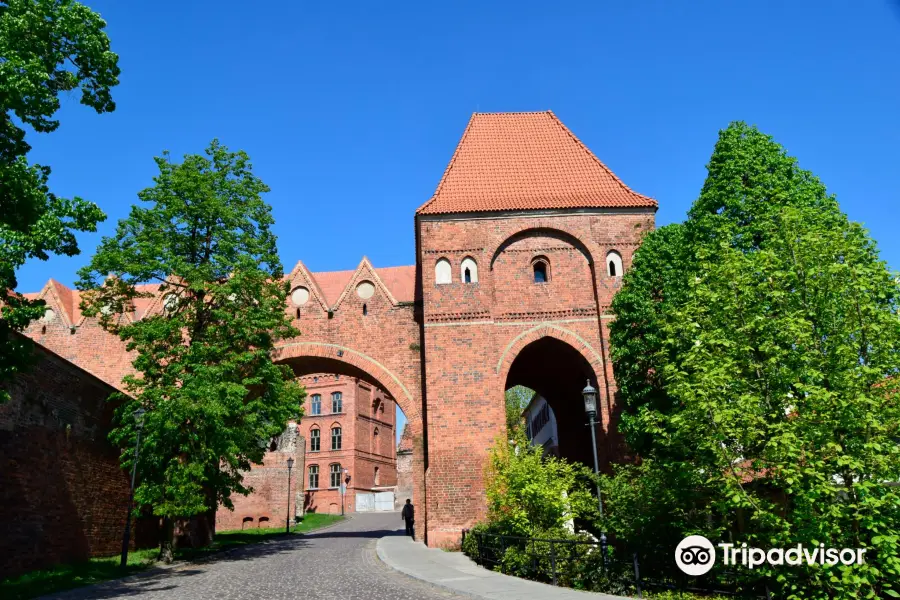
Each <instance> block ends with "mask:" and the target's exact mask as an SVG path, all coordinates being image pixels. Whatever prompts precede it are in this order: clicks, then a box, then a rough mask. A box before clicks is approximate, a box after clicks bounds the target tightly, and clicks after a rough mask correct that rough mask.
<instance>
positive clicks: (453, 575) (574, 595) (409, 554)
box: [376, 536, 622, 600]
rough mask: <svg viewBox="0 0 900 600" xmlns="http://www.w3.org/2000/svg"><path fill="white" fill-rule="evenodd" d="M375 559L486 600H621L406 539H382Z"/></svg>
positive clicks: (436, 583)
mask: <svg viewBox="0 0 900 600" xmlns="http://www.w3.org/2000/svg"><path fill="white" fill-rule="evenodd" d="M376 548H377V551H378V558H380V559H381V560H382V561H384V563H385V564H388V565H390V566H391V567H393V568H394V569H396V570H398V571H400V572H401V573H405V574H407V575H409V576H410V577H415V578H416V579H420V580H423V581H427V582H430V583H432V584H435V585H439V586H441V587H443V588H445V589H447V590H448V591H452V592H455V593H462V594H466V595H469V596H473V597H476V598H487V599H489V600H520V599H521V600H525V599H531V598H535V599H537V598H539V599H541V600H557V599H558V600H622V596H610V595H608V594H594V593H590V592H581V591H578V590H570V589H566V588H560V587H554V586H552V585H547V584H544V583H538V582H536V581H528V580H526V579H519V578H518V577H510V576H509V575H501V574H500V573H495V572H494V571H489V570H487V569H484V568H482V567H479V566H478V565H476V564H475V563H474V562H472V561H471V560H469V558H468V557H466V555H464V554H463V553H461V552H444V551H443V550H438V549H437V548H427V547H426V546H425V544H423V543H421V542H413V541H412V540H411V539H409V538H408V537H397V536H392V537H384V538H381V539H380V540H378V544H377V546H376Z"/></svg>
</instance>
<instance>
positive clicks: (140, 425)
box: [119, 407, 147, 569]
mask: <svg viewBox="0 0 900 600" xmlns="http://www.w3.org/2000/svg"><path fill="white" fill-rule="evenodd" d="M146 412H147V411H145V410H144V409H143V408H140V407H139V408H138V409H137V410H136V411H134V412H133V413H131V414H132V415H134V428H135V430H136V431H137V438H136V439H135V441H134V463H133V464H132V465H131V491H130V492H129V494H128V514H127V515H126V516H125V535H123V536H122V558H121V560H120V561H119V566H120V567H121V568H123V569H124V568H125V566H126V565H127V564H128V542H129V541H130V539H131V509H132V507H133V505H134V480H135V476H136V475H137V464H138V457H139V456H140V451H141V430H142V429H144V414H145V413H146Z"/></svg>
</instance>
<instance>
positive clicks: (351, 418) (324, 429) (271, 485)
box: [216, 373, 397, 530]
mask: <svg viewBox="0 0 900 600" xmlns="http://www.w3.org/2000/svg"><path fill="white" fill-rule="evenodd" d="M300 380H301V381H302V382H303V385H304V387H305V388H306V392H307V397H306V402H305V406H304V413H305V415H304V417H303V419H301V421H300V422H299V423H290V424H289V425H288V429H287V431H286V432H285V433H284V434H283V435H282V436H280V437H279V438H278V439H276V440H273V441H272V445H271V447H270V450H269V451H268V452H267V453H266V457H265V459H264V462H263V464H262V465H259V466H256V467H253V468H252V469H251V470H250V471H249V472H248V473H246V474H245V475H244V481H245V484H246V485H248V486H250V487H252V488H253V490H254V491H253V493H252V494H250V495H249V496H246V497H244V496H235V497H234V498H233V501H234V510H233V511H232V510H228V509H226V508H221V509H220V510H219V511H218V513H217V514H216V526H217V527H218V528H219V529H221V530H225V529H241V528H243V527H258V526H260V525H261V522H260V519H261V518H264V519H265V521H263V522H262V526H266V525H265V523H268V524H269V525H270V526H274V525H278V526H280V525H282V524H284V523H285V520H286V518H287V515H288V504H287V498H288V494H289V493H290V498H291V508H290V514H291V515H292V517H295V516H300V515H302V514H303V513H304V512H320V513H332V514H339V513H340V512H341V501H342V500H343V503H344V508H345V512H354V511H355V509H356V494H357V492H363V493H367V492H373V491H379V490H381V489H388V488H393V487H394V486H396V484H397V472H396V451H395V446H394V435H395V434H394V415H395V404H394V401H393V399H392V398H391V397H390V395H388V394H386V393H385V392H384V391H383V390H381V389H379V388H377V387H375V386H373V385H371V384H369V383H368V382H366V381H364V380H360V379H359V378H356V377H347V376H341V375H336V374H330V373H316V374H312V375H305V376H303V377H301V378H300ZM333 394H340V405H339V406H337V407H335V405H334V404H333V397H332V395H333ZM316 396H318V399H319V407H320V408H319V411H318V412H319V414H315V412H316V411H315V410H314V408H313V404H314V400H315V398H316ZM334 408H338V409H339V411H338V412H335V411H334V410H333V409H334ZM334 428H339V429H340V430H341V435H340V440H341V443H340V449H336V450H335V449H332V429H334ZM314 431H317V432H318V433H319V435H318V440H319V441H318V448H314V447H313V442H312V440H313V439H314V438H315V436H314V434H313V432H314ZM288 457H293V458H294V461H295V462H294V467H293V469H292V477H291V489H290V492H288V481H287V480H288V477H287V459H288ZM332 465H337V466H338V467H339V468H340V470H341V472H343V470H344V469H347V470H348V471H349V475H350V482H349V484H348V485H347V488H346V493H345V494H344V497H343V498H341V494H340V490H339V489H338V488H336V487H332V486H331V485H330V483H331V476H330V471H331V466H332ZM311 467H315V468H317V469H318V471H317V474H318V478H311V477H310V468H311ZM375 469H378V473H377V478H378V481H377V482H376V481H375V479H376V471H375ZM341 478H343V475H342V476H341ZM316 479H318V481H316ZM311 483H316V484H317V485H316V487H314V488H313V487H311Z"/></svg>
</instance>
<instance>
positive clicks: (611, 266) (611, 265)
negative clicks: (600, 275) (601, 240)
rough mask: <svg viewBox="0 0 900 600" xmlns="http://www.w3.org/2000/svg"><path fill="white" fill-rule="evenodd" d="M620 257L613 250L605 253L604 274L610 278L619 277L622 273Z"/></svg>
mask: <svg viewBox="0 0 900 600" xmlns="http://www.w3.org/2000/svg"><path fill="white" fill-rule="evenodd" d="M623 272H624V271H623V268H622V255H621V254H619V253H618V252H616V251H615V250H610V251H609V252H607V253H606V274H607V275H609V276H610V277H621V276H622V273H623Z"/></svg>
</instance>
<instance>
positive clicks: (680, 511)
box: [604, 123, 900, 598]
mask: <svg viewBox="0 0 900 600" xmlns="http://www.w3.org/2000/svg"><path fill="white" fill-rule="evenodd" d="M898 297H900V285H898V281H897V279H896V278H895V276H894V275H892V274H891V273H890V272H889V271H888V269H887V268H886V265H885V264H884V263H883V262H882V261H881V260H879V258H878V253H877V249H876V247H875V243H874V242H873V241H872V240H871V239H870V238H869V237H868V235H867V233H866V232H865V231H864V230H863V229H862V227H861V226H860V225H858V224H856V223H852V222H850V221H849V220H848V219H847V217H846V216H845V215H844V214H843V213H842V212H841V211H840V208H839V206H838V204H837V202H836V200H835V199H834V198H833V197H832V196H830V195H828V194H827V193H826V190H825V187H824V185H822V183H821V182H819V180H818V179H816V178H815V177H814V176H813V175H812V174H811V173H809V172H808V171H804V170H802V169H800V168H799V167H798V165H797V163H796V161H795V160H794V159H793V158H791V157H789V156H787V154H786V153H785V152H784V150H783V149H782V148H781V147H780V146H779V145H778V144H776V143H775V142H774V141H773V140H772V139H771V138H770V137H768V136H766V135H764V134H762V133H760V132H759V131H757V130H756V129H754V128H751V127H748V126H746V125H744V124H742V123H735V124H732V125H731V126H730V127H728V128H727V129H725V130H723V131H722V132H721V133H720V137H719V140H718V143H717V144H716V147H715V150H714V153H713V155H712V158H711V160H710V163H709V165H708V177H707V180H706V182H705V184H704V186H703V189H702V191H701V194H700V197H699V198H698V200H697V201H696V202H695V204H694V206H693V208H692V209H691V211H690V213H689V218H688V220H687V221H686V222H685V223H684V224H679V225H674V226H668V227H663V228H661V229H659V230H657V231H655V232H652V233H650V234H649V235H648V236H647V237H646V238H645V241H644V244H643V245H642V246H641V248H640V249H639V250H638V252H637V253H636V255H635V259H634V262H633V266H632V268H631V270H630V271H629V272H628V273H626V275H625V279H624V284H623V288H622V289H621V290H620V291H619V293H618V294H617V295H616V298H615V300H614V302H613V310H614V312H615V313H616V321H615V322H614V323H613V325H612V326H611V347H612V357H613V361H614V366H615V370H616V376H617V381H618V383H619V389H620V393H621V397H622V399H623V400H624V402H625V404H626V411H625V415H623V419H622V423H623V424H622V430H623V431H624V432H625V435H626V438H627V440H628V442H629V443H630V444H631V445H632V446H633V447H634V448H635V449H637V450H638V451H639V453H640V454H641V455H642V456H643V457H644V458H645V459H646V462H645V463H644V464H643V466H642V467H640V468H623V469H621V470H619V471H618V472H617V474H616V476H615V478H613V479H612V480H611V481H607V482H605V484H604V485H605V487H606V489H607V490H608V493H609V495H610V510H609V515H608V527H609V529H610V530H611V531H613V532H616V533H618V534H620V535H622V536H634V535H641V533H642V532H646V531H647V530H650V529H653V530H656V531H659V532H661V533H662V534H663V535H665V536H666V538H667V539H666V538H663V537H660V538H659V541H660V542H661V543H665V544H671V545H672V546H674V545H675V544H676V543H677V541H678V539H680V537H682V536H683V535H685V534H688V533H706V534H707V535H713V536H715V535H718V536H720V538H729V537H730V538H732V539H734V540H737V541H738V542H747V543H748V544H751V545H754V546H758V547H762V548H769V547H787V546H791V545H796V544H797V543H803V544H805V545H807V546H809V547H813V546H817V545H818V544H819V543H824V544H826V546H832V547H837V548H843V547H852V548H855V547H865V548H868V549H869V551H868V554H867V558H868V562H867V564H865V565H861V566H844V565H838V566H834V567H829V566H825V567H815V568H807V567H781V568H770V567H764V568H762V569H759V572H760V573H764V574H767V575H769V576H770V577H771V578H772V580H773V581H776V580H777V586H779V587H780V593H779V595H781V596H783V597H786V598H829V597H831V598H833V597H842V598H857V597H876V596H885V595H894V593H895V591H894V590H895V589H896V587H894V588H892V587H891V586H895V583H896V582H897V581H898V580H900V558H898V550H900V493H898V492H900V490H898V488H897V487H893V486H891V485H888V483H889V482H897V481H900V448H898V439H900V431H898V427H900V404H898V402H897V389H896V388H897V381H896V379H892V378H893V377H895V376H896V375H897V373H898V369H900V317H898V307H897V300H898ZM646 494H653V495H654V498H653V502H652V503H647V502H641V501H640V498H641V497H643V496H645V495H646Z"/></svg>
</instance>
